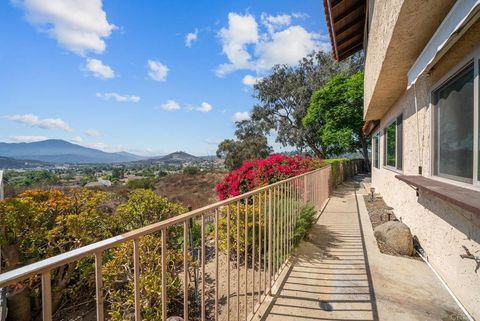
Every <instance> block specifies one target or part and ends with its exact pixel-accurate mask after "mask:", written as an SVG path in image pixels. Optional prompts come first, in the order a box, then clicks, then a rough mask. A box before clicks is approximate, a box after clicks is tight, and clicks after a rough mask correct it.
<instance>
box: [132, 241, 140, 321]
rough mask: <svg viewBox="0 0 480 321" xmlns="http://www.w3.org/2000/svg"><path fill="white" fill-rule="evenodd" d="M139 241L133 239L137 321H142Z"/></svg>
mask: <svg viewBox="0 0 480 321" xmlns="http://www.w3.org/2000/svg"><path fill="white" fill-rule="evenodd" d="M139 255H140V253H139V246H138V239H133V292H134V298H135V321H141V320H142V317H141V312H140V260H139Z"/></svg>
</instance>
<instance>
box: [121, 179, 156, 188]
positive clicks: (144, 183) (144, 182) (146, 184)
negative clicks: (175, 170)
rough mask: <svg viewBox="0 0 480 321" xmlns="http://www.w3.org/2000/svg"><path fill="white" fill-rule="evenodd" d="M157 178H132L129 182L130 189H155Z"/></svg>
mask: <svg viewBox="0 0 480 321" xmlns="http://www.w3.org/2000/svg"><path fill="white" fill-rule="evenodd" d="M155 182H156V180H155V179H154V178H150V177H144V178H139V179H132V180H129V181H128V182H127V187H128V188H129V189H139V188H140V189H154V188H155Z"/></svg>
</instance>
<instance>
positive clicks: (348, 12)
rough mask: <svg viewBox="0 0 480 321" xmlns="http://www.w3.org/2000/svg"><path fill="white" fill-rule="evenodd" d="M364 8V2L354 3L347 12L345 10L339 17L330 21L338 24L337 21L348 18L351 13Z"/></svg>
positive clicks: (361, 0)
mask: <svg viewBox="0 0 480 321" xmlns="http://www.w3.org/2000/svg"><path fill="white" fill-rule="evenodd" d="M364 7H365V0H360V1H358V2H357V3H355V4H354V5H353V6H351V7H350V8H348V9H347V10H345V11H344V12H342V13H340V14H339V15H337V16H335V17H333V19H332V21H333V23H334V24H335V23H338V22H339V21H341V20H343V19H345V18H346V17H348V16H349V15H350V14H352V13H353V12H355V11H357V10H359V9H361V8H364Z"/></svg>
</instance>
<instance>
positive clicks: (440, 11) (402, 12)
mask: <svg viewBox="0 0 480 321" xmlns="http://www.w3.org/2000/svg"><path fill="white" fill-rule="evenodd" d="M454 3H455V1H454V0H380V1H374V10H373V14H372V17H371V28H370V33H369V34H368V45H367V48H366V52H367V56H366V61H365V119H366V120H373V119H379V118H381V117H382V115H384V114H385V112H386V111H387V110H388V109H389V106H391V105H392V104H393V103H394V102H395V101H396V100H397V99H398V97H399V95H400V94H401V93H402V92H403V91H404V90H405V87H406V83H407V72H408V70H409V69H410V67H411V66H412V64H413V63H414V62H415V60H416V58H417V57H418V55H419V54H420V52H421V51H422V49H423V48H424V46H425V44H426V43H427V42H428V40H429V38H430V37H431V35H432V34H433V33H434V32H435V30H436V29H437V27H438V26H439V25H440V23H441V22H442V20H443V17H445V15H446V14H447V13H448V11H449V10H450V8H451V7H452V5H453V4H454Z"/></svg>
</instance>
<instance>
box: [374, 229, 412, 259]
mask: <svg viewBox="0 0 480 321" xmlns="http://www.w3.org/2000/svg"><path fill="white" fill-rule="evenodd" d="M374 234H375V237H376V238H377V240H379V241H382V242H384V243H385V244H387V246H389V247H390V248H391V249H392V250H394V251H395V252H397V253H398V254H401V255H413V237H412V233H411V232H410V228H409V227H408V226H407V225H405V224H403V223H402V222H399V221H388V222H386V223H383V224H381V225H379V226H377V227H376V228H375V230H374Z"/></svg>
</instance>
